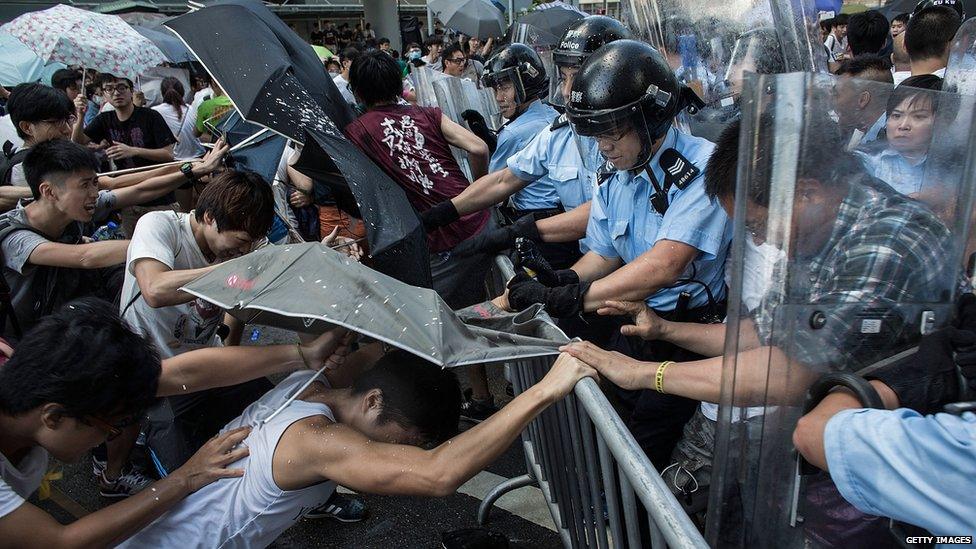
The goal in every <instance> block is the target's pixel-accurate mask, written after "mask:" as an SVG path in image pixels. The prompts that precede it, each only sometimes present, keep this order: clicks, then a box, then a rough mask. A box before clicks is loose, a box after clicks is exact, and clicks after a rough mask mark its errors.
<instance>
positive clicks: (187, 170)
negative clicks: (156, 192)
mask: <svg viewBox="0 0 976 549" xmlns="http://www.w3.org/2000/svg"><path fill="white" fill-rule="evenodd" d="M180 173H182V174H183V177H185V178H186V183H184V184H182V185H180V186H179V188H180V189H189V188H190V187H192V186H193V184H194V183H196V182H197V176H196V174H195V173H193V163H192V162H184V163H183V164H182V165H181V166H180Z"/></svg>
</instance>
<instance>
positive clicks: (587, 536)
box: [478, 256, 708, 549]
mask: <svg viewBox="0 0 976 549" xmlns="http://www.w3.org/2000/svg"><path fill="white" fill-rule="evenodd" d="M490 276H491V278H490V280H489V286H490V287H491V289H492V290H494V291H495V293H494V295H500V294H501V292H502V291H503V289H504V285H505V283H506V282H507V281H508V280H509V279H510V278H511V277H512V276H514V271H513V268H512V263H511V261H509V259H508V258H507V257H504V256H499V257H497V258H496V260H495V265H494V269H493V272H492V274H491V275H490ZM553 360H554V359H553V358H551V357H550V358H536V359H530V360H524V361H517V362H512V363H508V364H506V372H507V375H508V377H509V380H510V381H511V382H512V385H513V388H514V389H515V393H516V394H519V393H521V392H522V391H524V390H525V389H527V388H529V387H530V386H532V385H533V384H534V383H536V382H537V381H538V380H540V379H542V377H543V376H544V375H545V374H546V372H547V371H548V370H549V367H550V366H551V364H552V362H553ZM574 393H575V394H572V395H570V396H568V397H567V398H565V399H563V400H562V401H560V402H558V403H556V404H555V405H553V406H551V407H549V408H548V409H547V410H546V411H544V412H543V413H542V414H540V415H539V417H538V418H536V419H535V420H534V421H532V423H530V424H529V426H528V428H527V429H526V430H525V431H524V432H523V433H522V446H523V449H524V451H525V460H526V464H527V466H528V471H529V473H528V474H527V475H523V476H520V477H516V478H513V479H509V480H507V481H505V482H503V483H501V484H499V485H498V486H496V487H495V488H494V489H493V490H492V491H491V492H490V493H489V494H488V495H487V496H486V497H485V499H484V501H483V502H482V504H481V507H480V508H479V509H478V522H479V523H480V524H484V523H485V521H486V520H487V518H488V513H489V512H490V510H491V507H492V505H494V503H495V501H497V500H498V498H500V497H501V496H503V495H504V494H505V493H507V492H509V491H511V490H514V489H516V488H520V487H523V486H528V485H531V484H535V483H537V484H538V485H539V488H540V489H541V490H542V493H543V495H544V496H545V499H546V502H547V503H548V506H549V511H550V513H551V515H552V520H553V522H554V523H555V525H556V528H557V530H558V531H559V535H560V536H561V537H562V540H563V545H564V546H565V547H571V548H573V549H576V548H579V547H596V548H599V549H606V548H609V547H628V548H631V549H633V548H638V547H643V546H644V545H645V544H649V545H650V547H652V548H655V549H657V548H663V547H688V548H692V547H694V548H704V547H708V545H707V544H706V543H705V539H704V538H703V537H702V535H701V533H700V532H699V531H698V530H697V528H695V525H694V524H693V523H692V522H691V519H689V518H688V516H687V515H686V514H685V512H684V511H683V510H682V508H681V505H680V504H679V503H678V501H677V500H676V499H675V497H674V495H673V494H672V493H671V491H670V490H669V489H668V487H667V485H666V484H665V483H664V480H662V479H661V476H660V475H659V474H658V472H657V470H655V469H654V466H653V465H651V462H650V461H649V460H648V459H647V456H646V455H645V454H644V452H643V451H642V450H641V449H640V446H638V445H637V441H635V440H634V438H633V436H632V435H631V434H630V432H629V431H628V430H627V427H626V426H625V425H624V423H623V421H622V420H621V419H620V416H618V415H617V413H616V411H614V409H613V408H612V407H611V406H610V403H609V402H608V401H607V399H606V397H605V396H604V395H603V392H602V391H601V390H600V388H599V386H598V385H597V384H596V382H594V381H593V380H592V379H585V380H583V381H581V382H580V383H578V384H577V385H576V390H575V392H574ZM638 500H639V501H640V502H641V503H642V504H643V509H639V506H638V505H637V501H638ZM644 510H646V512H644Z"/></svg>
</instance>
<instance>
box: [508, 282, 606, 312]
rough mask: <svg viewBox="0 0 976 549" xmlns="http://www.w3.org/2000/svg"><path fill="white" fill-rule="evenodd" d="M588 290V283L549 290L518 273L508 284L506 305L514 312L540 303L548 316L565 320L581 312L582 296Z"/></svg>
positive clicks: (578, 283)
mask: <svg viewBox="0 0 976 549" xmlns="http://www.w3.org/2000/svg"><path fill="white" fill-rule="evenodd" d="M589 289H590V283H589V282H577V283H575V284H567V285H565V286H557V287H555V288H549V287H547V286H546V285H545V284H542V283H541V282H539V281H537V280H535V279H533V278H531V277H530V276H529V275H527V274H525V273H519V274H516V275H515V278H513V279H512V280H510V281H509V283H508V303H509V305H510V306H511V308H512V310H515V311H521V310H523V309H525V308H526V307H529V306H531V305H533V304H535V303H541V304H542V305H543V307H545V309H546V312H548V313H549V314H550V315H552V316H554V317H556V318H565V317H570V316H573V315H575V314H578V313H579V312H580V311H582V310H583V295H584V294H586V291H587V290H589Z"/></svg>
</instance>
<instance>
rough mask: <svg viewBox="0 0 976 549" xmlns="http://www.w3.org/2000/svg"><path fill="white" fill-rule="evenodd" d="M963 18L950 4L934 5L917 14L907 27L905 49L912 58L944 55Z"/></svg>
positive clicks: (929, 57)
mask: <svg viewBox="0 0 976 549" xmlns="http://www.w3.org/2000/svg"><path fill="white" fill-rule="evenodd" d="M961 24H962V20H961V19H960V18H959V14H958V13H956V10H954V9H952V8H950V7H948V6H933V7H931V8H925V9H924V10H922V11H920V12H918V13H917V14H915V15H914V16H913V17H912V18H911V19H910V20H909V21H908V26H907V27H906V28H905V50H906V51H907V52H908V58H909V59H912V60H919V59H932V58H933V57H942V56H943V55H945V52H946V49H947V48H948V47H949V44H950V43H951V42H952V39H953V38H954V37H955V36H956V31H958V30H959V26H960V25H961Z"/></svg>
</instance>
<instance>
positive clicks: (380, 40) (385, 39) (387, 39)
mask: <svg viewBox="0 0 976 549" xmlns="http://www.w3.org/2000/svg"><path fill="white" fill-rule="evenodd" d="M376 43H377V44H378V45H380V46H382V45H383V44H389V43H390V39H389V38H387V37H385V36H384V37H383V38H380V39H379V40H378V41H377V42H376Z"/></svg>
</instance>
